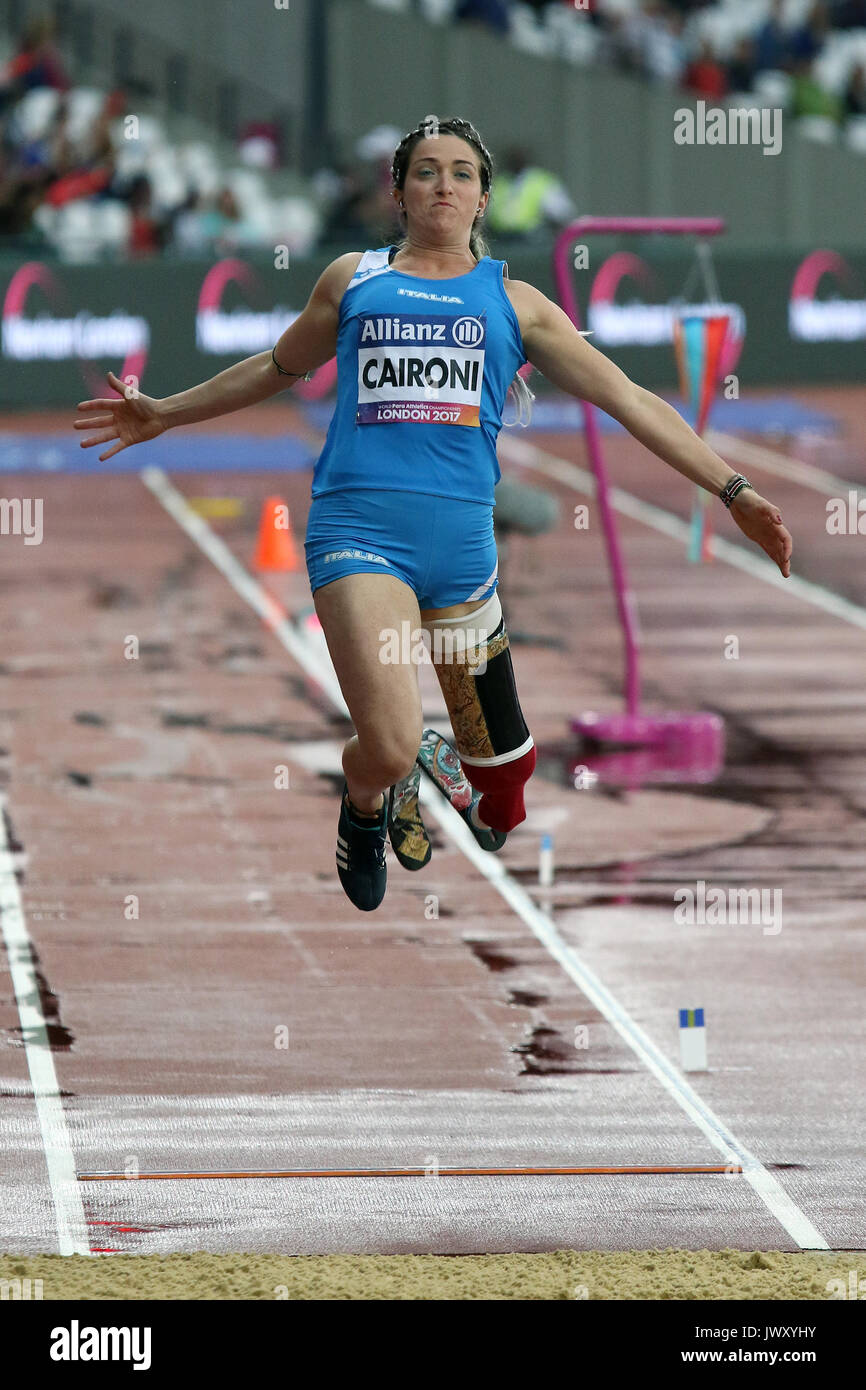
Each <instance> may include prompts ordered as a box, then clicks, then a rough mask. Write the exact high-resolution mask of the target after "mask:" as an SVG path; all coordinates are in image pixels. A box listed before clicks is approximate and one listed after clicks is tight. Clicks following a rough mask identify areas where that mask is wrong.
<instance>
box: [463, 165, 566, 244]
mask: <svg viewBox="0 0 866 1390" xmlns="http://www.w3.org/2000/svg"><path fill="white" fill-rule="evenodd" d="M573 216H574V206H573V204H572V201H571V199H570V197H569V196H568V193H567V192H566V190H565V188H564V187H563V185H562V184H561V183H560V181H559V179H558V178H557V177H556V175H555V174H551V173H549V172H548V171H547V170H546V169H542V168H540V167H539V165H537V164H533V163H532V162H531V159H530V155H529V152H528V151H527V150H525V149H524V148H523V147H522V146H520V145H512V146H511V148H510V149H507V150H506V151H505V153H504V155H503V157H502V164H501V171H500V172H499V173H497V174H496V176H495V178H494V180H493V187H492V190H491V195H490V206H489V208H488V211H487V216H486V218H485V221H486V222H487V224H488V226H489V227H490V230H491V232H493V233H500V234H501V235H503V236H529V235H531V234H532V233H533V232H536V231H540V230H542V229H543V228H544V227H546V226H547V225H549V224H550V223H553V224H554V225H556V226H564V225H565V224H566V223H567V222H569V221H570V220H571V218H572V217H573Z"/></svg>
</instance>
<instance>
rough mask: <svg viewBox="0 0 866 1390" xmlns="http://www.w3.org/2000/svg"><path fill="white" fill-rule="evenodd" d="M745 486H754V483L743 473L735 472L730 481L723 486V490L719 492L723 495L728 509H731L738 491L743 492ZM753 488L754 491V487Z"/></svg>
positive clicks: (722, 497)
mask: <svg viewBox="0 0 866 1390" xmlns="http://www.w3.org/2000/svg"><path fill="white" fill-rule="evenodd" d="M744 487H752V484H751V483H750V482H749V480H748V478H746V477H744V476H743V474H742V473H735V474H734V476H733V478H730V479H729V480H728V482H727V483H725V486H724V487H723V488H722V490H721V492H720V493H719V496H720V497H721V499H722V501H723V502H724V504H725V506H726V507H727V508H728V510H730V506H731V503H732V502H733V500H734V498H735V497H736V495H737V493H738V492H742V490H743V488H744ZM752 490H753V491H754V489H752Z"/></svg>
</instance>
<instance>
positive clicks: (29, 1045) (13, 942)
mask: <svg viewBox="0 0 866 1390" xmlns="http://www.w3.org/2000/svg"><path fill="white" fill-rule="evenodd" d="M3 804H5V798H3V797H0V807H2V805H3ZM16 858H17V857H16V856H15V855H14V854H13V853H12V850H11V847H10V844H9V837H8V831H7V828H6V824H5V821H4V825H3V835H2V840H0V932H2V935H3V942H4V945H5V947H6V955H7V957H8V959H9V973H10V975H11V976H12V988H13V990H14V992H15V1002H16V1004H17V1006H18V1017H19V1019H20V1020H21V1033H22V1036H23V1038H24V1051H25V1054H26V1057H27V1066H28V1067H29V1069H30V1080H31V1082H32V1084H33V1099H34V1101H35V1102H36V1114H37V1117H38V1119H39V1128H40V1130H41V1132H42V1146H43V1149H44V1152H45V1163H46V1166H47V1168H48V1182H49V1185H50V1188H51V1199H52V1201H53V1203H54V1214H55V1219H56V1221H57V1243H58V1248H59V1251H60V1254H61V1255H89V1254H90V1253H91V1250H90V1240H89V1238H88V1232H87V1218H86V1217H85V1215H84V1205H83V1203H82V1200H81V1187H80V1184H79V1182H78V1179H77V1177H76V1174H75V1158H74V1156H73V1153H72V1143H71V1141H70V1138H69V1130H68V1128H67V1125H66V1115H65V1113H64V1110H63V1102H62V1100H61V1099H60V1087H59V1085H58V1082H57V1072H56V1071H55V1070H54V1058H53V1056H52V1053H51V1045H50V1043H49V1041H48V1031H47V1029H46V1027H45V1018H44V1015H43V1013H42V1008H41V1003H40V999H39V982H38V980H37V979H36V971H35V968H34V964H33V953H32V948H31V941H30V936H29V933H28V931H27V922H26V920H25V917H24V905H23V903H22V901H21V893H20V891H19V888H18V880H17V879H16V877H15V868H16Z"/></svg>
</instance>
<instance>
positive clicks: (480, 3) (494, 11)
mask: <svg viewBox="0 0 866 1390" xmlns="http://www.w3.org/2000/svg"><path fill="white" fill-rule="evenodd" d="M454 18H455V19H457V20H471V21H473V22H474V23H476V24H483V25H485V27H486V28H488V29H493V30H495V32H496V33H498V34H507V33H508V30H509V28H510V27H511V21H510V20H509V18H508V5H507V4H506V3H505V0H458V4H457V8H456V10H455V11H454Z"/></svg>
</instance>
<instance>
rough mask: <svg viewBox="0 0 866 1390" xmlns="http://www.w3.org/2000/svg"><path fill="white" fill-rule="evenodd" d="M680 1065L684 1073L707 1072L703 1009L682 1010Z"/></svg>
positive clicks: (705, 1031)
mask: <svg viewBox="0 0 866 1390" xmlns="http://www.w3.org/2000/svg"><path fill="white" fill-rule="evenodd" d="M680 1063H681V1065H682V1069H683V1071H706V1070H707V1030H706V1028H705V1027H704V1011H703V1009H680Z"/></svg>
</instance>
